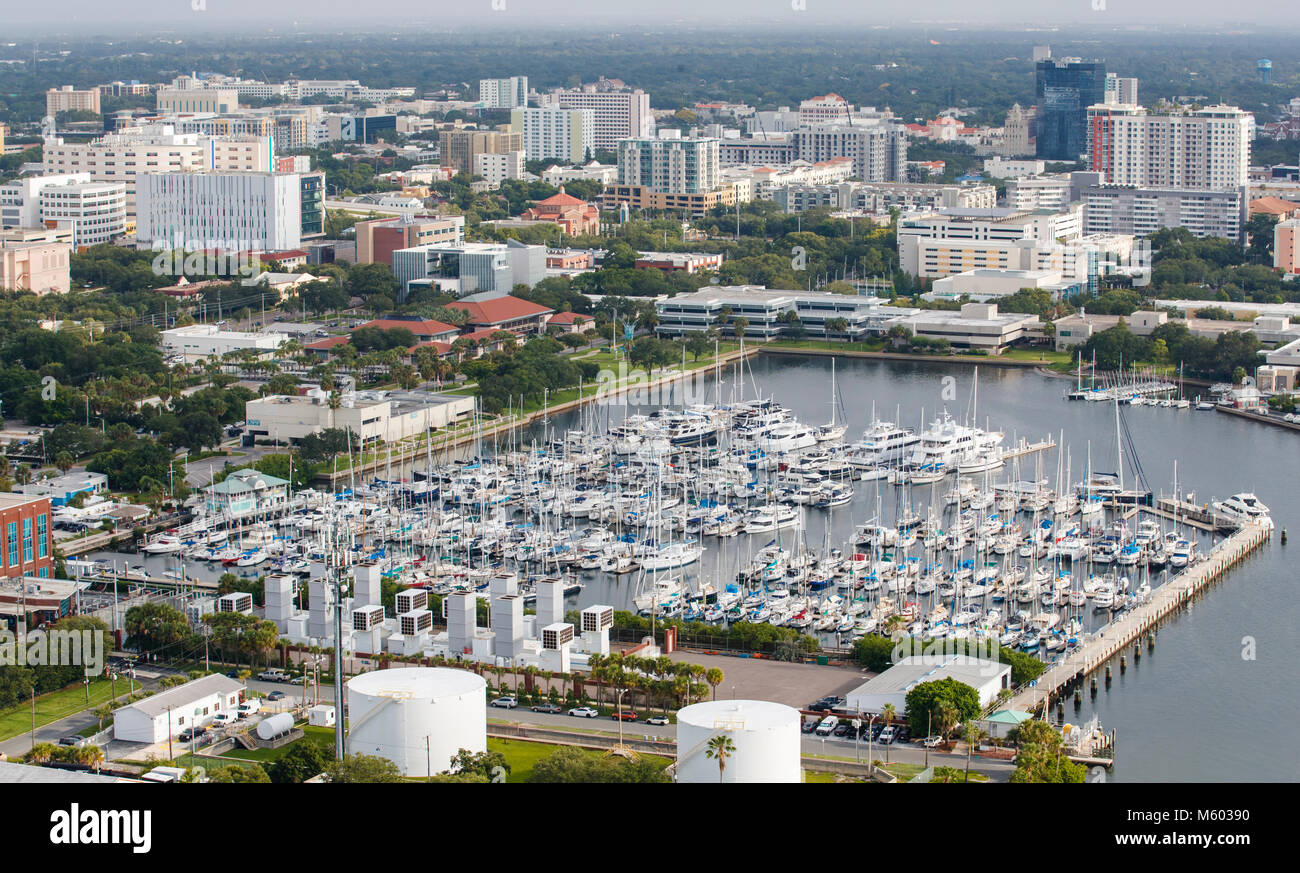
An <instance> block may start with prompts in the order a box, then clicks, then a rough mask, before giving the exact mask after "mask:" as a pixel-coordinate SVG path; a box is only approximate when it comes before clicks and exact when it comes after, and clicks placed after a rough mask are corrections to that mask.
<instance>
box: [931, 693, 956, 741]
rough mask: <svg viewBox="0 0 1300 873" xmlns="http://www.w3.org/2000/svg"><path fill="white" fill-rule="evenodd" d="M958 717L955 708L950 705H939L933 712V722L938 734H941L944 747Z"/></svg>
mask: <svg viewBox="0 0 1300 873" xmlns="http://www.w3.org/2000/svg"><path fill="white" fill-rule="evenodd" d="M959 715H960V714H959V713H958V712H957V707H955V706H953V705H952V704H951V703H941V704H940V705H939V708H938V709H936V710H935V712H934V720H935V722H936V724H937V727H938V728H939V733H941V734H943V741H944V744H945V745H946V744H947V743H948V734H949V733H950V732H951V731H952V729H953V728H954V727H956V726H957V719H958V717H959Z"/></svg>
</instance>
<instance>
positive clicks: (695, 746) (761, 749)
mask: <svg viewBox="0 0 1300 873" xmlns="http://www.w3.org/2000/svg"><path fill="white" fill-rule="evenodd" d="M799 721H800V717H799V711H798V710H797V709H794V708H792V707H789V706H786V705H785V704H782V703H771V702H769V701H766V700H713V701H708V702H705V703H695V704H692V705H691V706H688V707H686V708H685V709H682V710H679V711H678V713H677V781H678V782H706V783H707V782H718V781H719V779H721V781H722V782H802V781H803V774H802V771H801V770H800V766H799ZM720 734H721V735H724V736H727V737H729V738H730V739H731V742H732V745H733V746H735V749H734V751H731V752H730V753H729V754H728V755H727V759H726V769H725V771H724V772H723V773H722V775H721V777H719V774H718V761H717V759H716V758H710V757H708V743H709V740H711V739H712V738H713V737H715V736H718V735H720Z"/></svg>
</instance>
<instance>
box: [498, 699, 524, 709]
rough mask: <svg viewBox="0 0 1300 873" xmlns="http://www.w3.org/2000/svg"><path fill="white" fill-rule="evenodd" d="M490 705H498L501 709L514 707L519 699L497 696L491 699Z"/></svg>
mask: <svg viewBox="0 0 1300 873" xmlns="http://www.w3.org/2000/svg"><path fill="white" fill-rule="evenodd" d="M492 705H493V706H496V707H500V708H501V709H514V708H515V707H517V706H518V705H519V701H518V700H515V699H514V698H513V697H498V698H497V699H496V700H494V701H492Z"/></svg>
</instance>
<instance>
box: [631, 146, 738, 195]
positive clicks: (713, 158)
mask: <svg viewBox="0 0 1300 873" xmlns="http://www.w3.org/2000/svg"><path fill="white" fill-rule="evenodd" d="M719 170H720V167H719V165H718V140H716V139H713V138H711V137H702V138H694V139H681V138H669V139H659V138H655V137H639V138H636V139H626V140H624V141H623V142H621V143H619V149H618V181H619V184H620V185H640V186H643V187H645V188H647V189H649V190H652V191H658V192H661V193H665V194H701V193H707V192H709V191H712V190H714V189H715V188H717V187H718V183H719V181H720V176H719Z"/></svg>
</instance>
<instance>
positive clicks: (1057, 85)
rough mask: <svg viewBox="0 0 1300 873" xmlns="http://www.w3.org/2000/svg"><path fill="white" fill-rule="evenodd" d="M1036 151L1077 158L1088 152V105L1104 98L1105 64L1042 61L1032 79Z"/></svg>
mask: <svg viewBox="0 0 1300 873" xmlns="http://www.w3.org/2000/svg"><path fill="white" fill-rule="evenodd" d="M1035 93H1036V95H1037V105H1038V111H1037V115H1036V116H1035V119H1034V124H1035V143H1036V147H1035V154H1036V155H1037V156H1038V157H1040V158H1044V159H1046V160H1049V161H1077V160H1079V158H1080V156H1082V155H1083V154H1085V153H1086V152H1087V151H1088V107H1089V106H1092V105H1094V104H1097V103H1102V102H1104V101H1105V97H1106V64H1105V63H1103V62H1102V61H1084V60H1081V59H1079V58H1057V59H1046V60H1041V61H1039V62H1038V64H1037V72H1036V78H1035Z"/></svg>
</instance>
